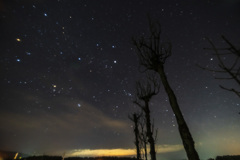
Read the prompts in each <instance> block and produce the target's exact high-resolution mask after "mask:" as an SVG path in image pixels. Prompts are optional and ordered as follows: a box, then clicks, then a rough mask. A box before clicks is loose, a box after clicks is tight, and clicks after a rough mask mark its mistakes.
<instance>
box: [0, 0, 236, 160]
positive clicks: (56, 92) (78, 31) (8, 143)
mask: <svg viewBox="0 0 240 160" xmlns="http://www.w3.org/2000/svg"><path fill="white" fill-rule="evenodd" d="M239 9H240V1H238V0H208V1H207V0H202V1H197V0H196V1H190V0H184V1H180V0H170V1H169V0H161V1H160V0H125V1H124V0H121V1H120V0H119V1H117V0H112V1H110V0H1V1H0V35H1V36H0V42H1V43H0V51H1V53H0V87H1V90H0V94H1V96H0V135H1V136H0V150H10V151H17V152H23V153H27V154H35V155H37V154H58V155H63V154H66V155H67V156H76V155H79V156H98V155H133V154H135V150H134V147H135V146H134V134H133V126H132V125H133V124H132V122H131V121H130V120H129V119H128V115H129V114H131V113H133V112H135V111H139V110H140V109H139V107H137V106H136V105H134V104H133V103H132V101H133V100H134V99H135V81H137V80H140V79H142V78H144V76H145V75H144V74H143V73H140V72H139V70H138V66H139V63H138V58H137V55H136V48H135V46H134V45H133V43H132V41H131V39H132V37H133V36H134V37H139V36H141V35H147V34H148V19H147V14H149V15H151V17H152V19H154V20H158V21H159V22H160V23H161V26H162V39H163V40H166V41H171V43H172V46H173V49H172V56H171V57H170V58H169V59H168V60H167V61H166V64H165V70H166V73H167V76H168V80H169V82H170V84H171V86H172V88H173V90H174V92H175V94H176V96H177V98H178V102H179V105H180V108H181V109H182V112H183V114H184V117H185V120H186V122H187V124H188V126H189V128H190V131H191V133H192V136H193V138H194V141H195V144H196V149H197V151H198V153H199V156H200V158H201V159H207V158H210V157H212V158H215V157H216V156H217V155H237V154H240V134H239V133H240V115H239V114H238V113H239V111H240V100H239V98H238V97H237V96H236V95H235V94H234V93H231V92H228V91H225V90H222V89H221V88H219V84H222V85H226V86H230V87H238V86H237V84H235V82H234V81H225V80H216V79H214V75H215V73H212V72H208V71H204V70H202V69H200V68H199V67H197V64H199V65H201V66H203V67H207V68H215V69H216V67H217V64H218V63H217V62H218V61H217V59H216V57H215V56H214V55H213V52H211V51H209V50H204V49H203V48H206V47H210V44H209V42H208V41H207V40H206V37H208V38H210V39H211V40H212V41H213V42H214V43H215V44H216V46H218V47H226V46H227V45H226V43H224V41H223V40H222V39H221V35H224V36H225V37H226V38H227V39H229V40H230V41H231V42H232V43H233V44H235V45H236V46H237V47H238V48H239V47H240V39H239V36H240V10H239ZM226 59H227V57H226ZM150 109H151V116H152V118H154V122H155V128H158V139H157V143H156V145H157V150H158V155H157V157H158V159H183V158H186V154H185V150H184V149H183V147H182V141H181V139H180V136H179V132H178V129H177V123H176V120H175V117H174V114H173V112H172V110H171V107H170V104H169V101H168V97H167V95H166V94H165V91H164V88H163V86H161V90H160V93H159V94H158V95H157V96H155V97H154V98H153V99H152V101H151V106H150Z"/></svg>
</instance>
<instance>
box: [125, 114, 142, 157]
mask: <svg viewBox="0 0 240 160" xmlns="http://www.w3.org/2000/svg"><path fill="white" fill-rule="evenodd" d="M128 118H129V119H130V120H131V121H132V122H133V123H134V134H135V145H136V151H137V160H140V159H141V153H140V151H141V149H140V142H139V138H140V136H139V128H138V127H139V119H140V118H141V115H140V114H137V113H133V114H132V115H131V116H128Z"/></svg>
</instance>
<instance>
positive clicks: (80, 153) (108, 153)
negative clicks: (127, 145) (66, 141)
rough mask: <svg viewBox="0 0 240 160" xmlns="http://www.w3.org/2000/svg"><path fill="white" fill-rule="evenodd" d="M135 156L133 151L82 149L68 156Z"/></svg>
mask: <svg viewBox="0 0 240 160" xmlns="http://www.w3.org/2000/svg"><path fill="white" fill-rule="evenodd" d="M135 154H136V150H135V149H95V150H90V149H83V150H75V151H73V152H72V153H70V154H69V156H97V157H98V156H100V157H101V156H132V155H135Z"/></svg>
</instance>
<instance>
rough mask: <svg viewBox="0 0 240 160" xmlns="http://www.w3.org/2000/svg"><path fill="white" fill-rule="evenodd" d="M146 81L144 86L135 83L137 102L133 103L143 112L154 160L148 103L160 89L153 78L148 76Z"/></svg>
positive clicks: (154, 152)
mask: <svg viewBox="0 0 240 160" xmlns="http://www.w3.org/2000/svg"><path fill="white" fill-rule="evenodd" d="M148 79H149V81H147V82H146V83H145V84H144V83H143V82H140V81H138V82H137V83H136V93H137V94H136V95H137V100H135V101H134V103H135V104H137V105H138V106H139V107H140V108H141V109H142V111H143V112H144V115H145V123H146V129H147V134H146V135H147V138H148V142H149V145H150V155H151V160H156V151H155V140H154V138H153V129H154V127H153V125H152V124H151V118H150V109H149V101H150V99H151V98H152V97H153V96H154V95H157V94H158V92H159V88H160V87H159V84H158V83H157V81H156V79H155V77H154V76H148Z"/></svg>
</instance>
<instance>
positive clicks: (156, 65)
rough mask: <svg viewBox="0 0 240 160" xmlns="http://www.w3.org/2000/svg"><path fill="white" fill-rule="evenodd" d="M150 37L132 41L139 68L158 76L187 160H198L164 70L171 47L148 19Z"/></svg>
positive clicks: (158, 25) (156, 26) (159, 28)
mask: <svg viewBox="0 0 240 160" xmlns="http://www.w3.org/2000/svg"><path fill="white" fill-rule="evenodd" d="M149 26H150V27H149V28H150V36H149V37H140V38H139V39H133V43H134V45H135V46H136V48H137V55H138V58H139V62H140V66H141V67H143V69H144V70H143V72H144V71H146V70H152V71H154V72H156V73H158V74H159V76H160V78H161V81H162V84H163V86H164V89H165V91H166V93H167V95H168V98H169V101H170V105H171V107H172V110H173V112H174V114H175V116H176V120H177V123H178V129H179V133H180V136H181V139H182V142H183V146H184V148H185V151H186V153H187V156H188V159H189V160H199V156H198V153H197V151H196V150H195V146H194V141H193V138H192V135H191V133H190V131H189V129H188V126H187V123H186V121H185V120H184V117H183V115H182V112H181V110H180V107H179V105H178V102H177V98H176V96H175V94H174V92H173V90H172V88H171V87H170V84H169V82H168V80H167V76H166V74H165V70H164V64H165V61H166V59H167V58H168V57H169V56H171V53H172V46H171V43H170V42H166V43H163V42H161V39H160V35H161V27H160V24H159V23H153V22H152V21H151V20H150V19H149Z"/></svg>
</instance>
